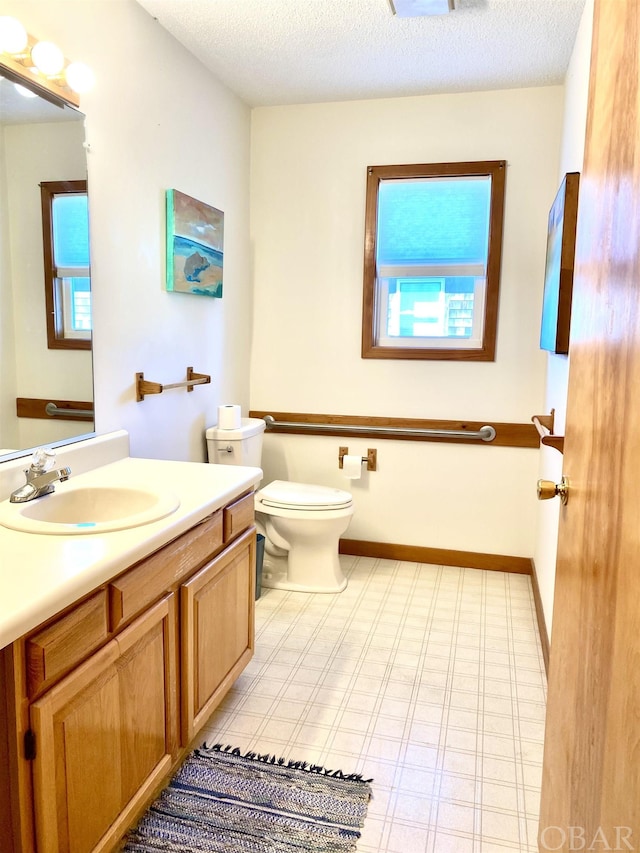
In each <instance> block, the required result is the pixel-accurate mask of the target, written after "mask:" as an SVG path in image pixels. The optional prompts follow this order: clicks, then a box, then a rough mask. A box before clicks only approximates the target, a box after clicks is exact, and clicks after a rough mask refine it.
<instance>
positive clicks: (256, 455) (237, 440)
mask: <svg viewBox="0 0 640 853" xmlns="http://www.w3.org/2000/svg"><path fill="white" fill-rule="evenodd" d="M240 423H241V425H240V427H239V429H220V428H219V427H217V426H213V427H209V429H208V430H207V431H206V433H205V435H206V437H207V454H208V457H209V462H215V463H217V464H218V465H249V466H251V467H253V468H260V467H261V462H262V436H263V434H264V430H265V427H266V424H265V422H264V421H263V420H262V418H242V420H241V422H240Z"/></svg>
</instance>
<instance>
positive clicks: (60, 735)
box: [31, 595, 177, 853]
mask: <svg viewBox="0 0 640 853" xmlns="http://www.w3.org/2000/svg"><path fill="white" fill-rule="evenodd" d="M174 602H175V596H173V595H171V596H168V597H167V598H165V599H163V600H162V601H160V602H158V604H156V605H155V606H153V607H151V608H150V609H149V610H148V611H146V612H145V613H144V614H143V615H142V616H140V617H139V618H138V619H137V620H136V621H135V622H133V623H132V624H131V625H130V626H129V628H127V629H125V630H124V631H123V632H122V633H121V634H119V635H118V636H117V637H116V638H115V639H113V640H112V641H111V642H110V643H108V644H107V645H106V646H105V647H104V648H102V649H101V650H100V651H99V652H96V654H95V655H93V656H92V657H91V658H89V660H87V661H86V662H85V663H84V664H82V665H81V666H80V667H78V669H76V670H74V671H73V672H71V673H70V674H69V675H68V676H67V677H66V678H65V679H64V680H63V681H61V682H60V683H59V684H58V685H56V686H55V687H53V688H52V689H51V690H50V691H49V692H48V693H45V695H44V696H43V697H42V698H41V699H39V700H38V701H37V702H34V704H33V705H32V706H31V727H32V729H33V731H34V733H35V735H36V758H35V761H34V768H33V777H34V810H35V822H36V837H37V849H38V853H90V851H111V850H112V849H113V848H114V844H115V841H116V840H117V839H118V838H119V836H120V835H121V834H122V832H123V831H124V830H125V829H126V828H127V827H128V825H129V824H130V823H131V821H132V820H133V819H134V817H135V816H136V815H137V811H138V810H139V809H140V804H141V803H144V802H145V801H146V800H147V799H148V798H149V796H150V792H153V790H154V788H155V786H156V785H157V784H158V782H159V781H160V780H161V779H162V777H163V776H164V775H165V774H166V773H168V771H169V769H170V766H171V762H172V753H173V752H175V750H176V742H177V709H176V673H175V662H176V650H175V639H176V615H175V604H174Z"/></svg>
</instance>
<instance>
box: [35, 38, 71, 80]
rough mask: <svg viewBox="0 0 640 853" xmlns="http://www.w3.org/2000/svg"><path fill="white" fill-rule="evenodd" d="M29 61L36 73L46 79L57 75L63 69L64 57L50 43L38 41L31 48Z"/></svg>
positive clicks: (57, 48)
mask: <svg viewBox="0 0 640 853" xmlns="http://www.w3.org/2000/svg"><path fill="white" fill-rule="evenodd" d="M31 59H32V60H33V64H34V65H35V66H36V68H37V69H38V71H41V72H42V73H43V74H46V75H47V76H48V77H49V76H53V75H55V74H59V73H60V72H61V71H62V69H63V68H64V55H63V53H62V51H61V50H60V48H59V47H56V45H55V44H53V43H52V42H50V41H39V42H38V43H37V44H36V45H34V46H33V47H32V48H31Z"/></svg>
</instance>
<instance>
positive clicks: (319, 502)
mask: <svg viewBox="0 0 640 853" xmlns="http://www.w3.org/2000/svg"><path fill="white" fill-rule="evenodd" d="M265 426H266V424H265V422H264V421H263V420H262V419H260V418H242V420H241V425H240V427H238V428H237V429H220V428H219V427H209V429H207V431H206V438H207V453H208V457H209V462H212V463H217V464H223V465H251V466H254V467H260V464H261V457H262V437H263V433H264V430H265ZM255 510H256V526H257V528H258V530H259V531H260V532H261V533H263V534H264V536H265V557H264V563H263V570H262V586H263V587H272V588H277V589H289V590H295V591H298V592H327V593H335V592H342V590H343V589H344V588H345V587H346V585H347V579H346V577H345V576H344V574H343V572H342V569H341V567H340V560H339V556H338V544H339V540H340V536H341V535H342V534H343V533H344V532H345V530H346V529H347V527H348V526H349V523H350V521H351V516H352V515H353V511H354V508H353V500H352V497H351V495H350V493H349V492H346V491H343V490H342V489H334V488H331V487H327V486H316V485H312V484H309V483H293V482H289V481H287V480H273V481H272V482H270V483H268V484H267V485H266V486H264V487H263V488H262V489H260V490H259V491H258V492H257V493H256V497H255Z"/></svg>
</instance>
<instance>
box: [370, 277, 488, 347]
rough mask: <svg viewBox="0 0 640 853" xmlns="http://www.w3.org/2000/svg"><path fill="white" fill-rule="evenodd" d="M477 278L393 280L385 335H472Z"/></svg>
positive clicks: (459, 336) (441, 336) (464, 336)
mask: <svg viewBox="0 0 640 853" xmlns="http://www.w3.org/2000/svg"><path fill="white" fill-rule="evenodd" d="M475 285H476V278H475V277H473V276H455V277H451V278H396V279H389V283H388V292H389V301H388V306H387V308H388V310H387V327H386V330H384V331H383V336H384V337H398V338H411V337H431V338H447V337H455V338H470V337H471V334H472V332H473V309H474V298H475V289H476V288H475Z"/></svg>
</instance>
